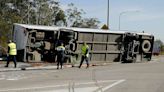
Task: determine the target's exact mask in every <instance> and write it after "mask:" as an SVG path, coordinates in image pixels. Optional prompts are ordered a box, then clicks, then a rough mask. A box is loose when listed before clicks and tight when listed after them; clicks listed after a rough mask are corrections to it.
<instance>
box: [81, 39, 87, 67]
mask: <svg viewBox="0 0 164 92" xmlns="http://www.w3.org/2000/svg"><path fill="white" fill-rule="evenodd" d="M81 54H82V57H81V62H80V65H79V68H81V65H82V64H83V61H84V60H85V61H86V63H87V68H88V67H89V46H88V45H87V44H86V42H84V43H83V45H82V47H81Z"/></svg>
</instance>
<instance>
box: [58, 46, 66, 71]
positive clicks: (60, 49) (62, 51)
mask: <svg viewBox="0 0 164 92" xmlns="http://www.w3.org/2000/svg"><path fill="white" fill-rule="evenodd" d="M56 50H57V69H59V64H60V69H62V67H63V62H64V55H65V47H64V44H63V43H61V44H60V46H58V47H57V48H56Z"/></svg>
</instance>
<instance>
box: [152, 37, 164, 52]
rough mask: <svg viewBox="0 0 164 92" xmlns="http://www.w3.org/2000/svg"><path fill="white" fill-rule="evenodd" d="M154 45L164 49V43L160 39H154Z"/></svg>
mask: <svg viewBox="0 0 164 92" xmlns="http://www.w3.org/2000/svg"><path fill="white" fill-rule="evenodd" d="M154 45H156V46H157V47H159V48H160V50H161V51H164V44H163V42H162V41H161V40H160V39H157V40H155V41H154Z"/></svg>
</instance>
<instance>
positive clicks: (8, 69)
mask: <svg viewBox="0 0 164 92" xmlns="http://www.w3.org/2000/svg"><path fill="white" fill-rule="evenodd" d="M106 65H110V64H108V63H102V64H90V67H92V66H106ZM78 66H79V64H75V65H74V66H72V65H63V67H64V68H72V67H78ZM82 67H86V65H85V64H83V65H82ZM53 69H57V66H38V67H19V68H3V69H0V72H9V71H26V70H53Z"/></svg>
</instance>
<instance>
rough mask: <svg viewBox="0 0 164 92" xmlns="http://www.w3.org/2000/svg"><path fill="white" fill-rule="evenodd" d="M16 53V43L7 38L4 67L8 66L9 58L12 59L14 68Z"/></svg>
mask: <svg viewBox="0 0 164 92" xmlns="http://www.w3.org/2000/svg"><path fill="white" fill-rule="evenodd" d="M16 55H17V49H16V44H15V43H14V42H12V41H11V40H9V44H8V57H7V64H6V66H5V67H8V65H9V63H10V60H11V59H12V60H13V62H14V66H15V68H16V67H17V63H16Z"/></svg>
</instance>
